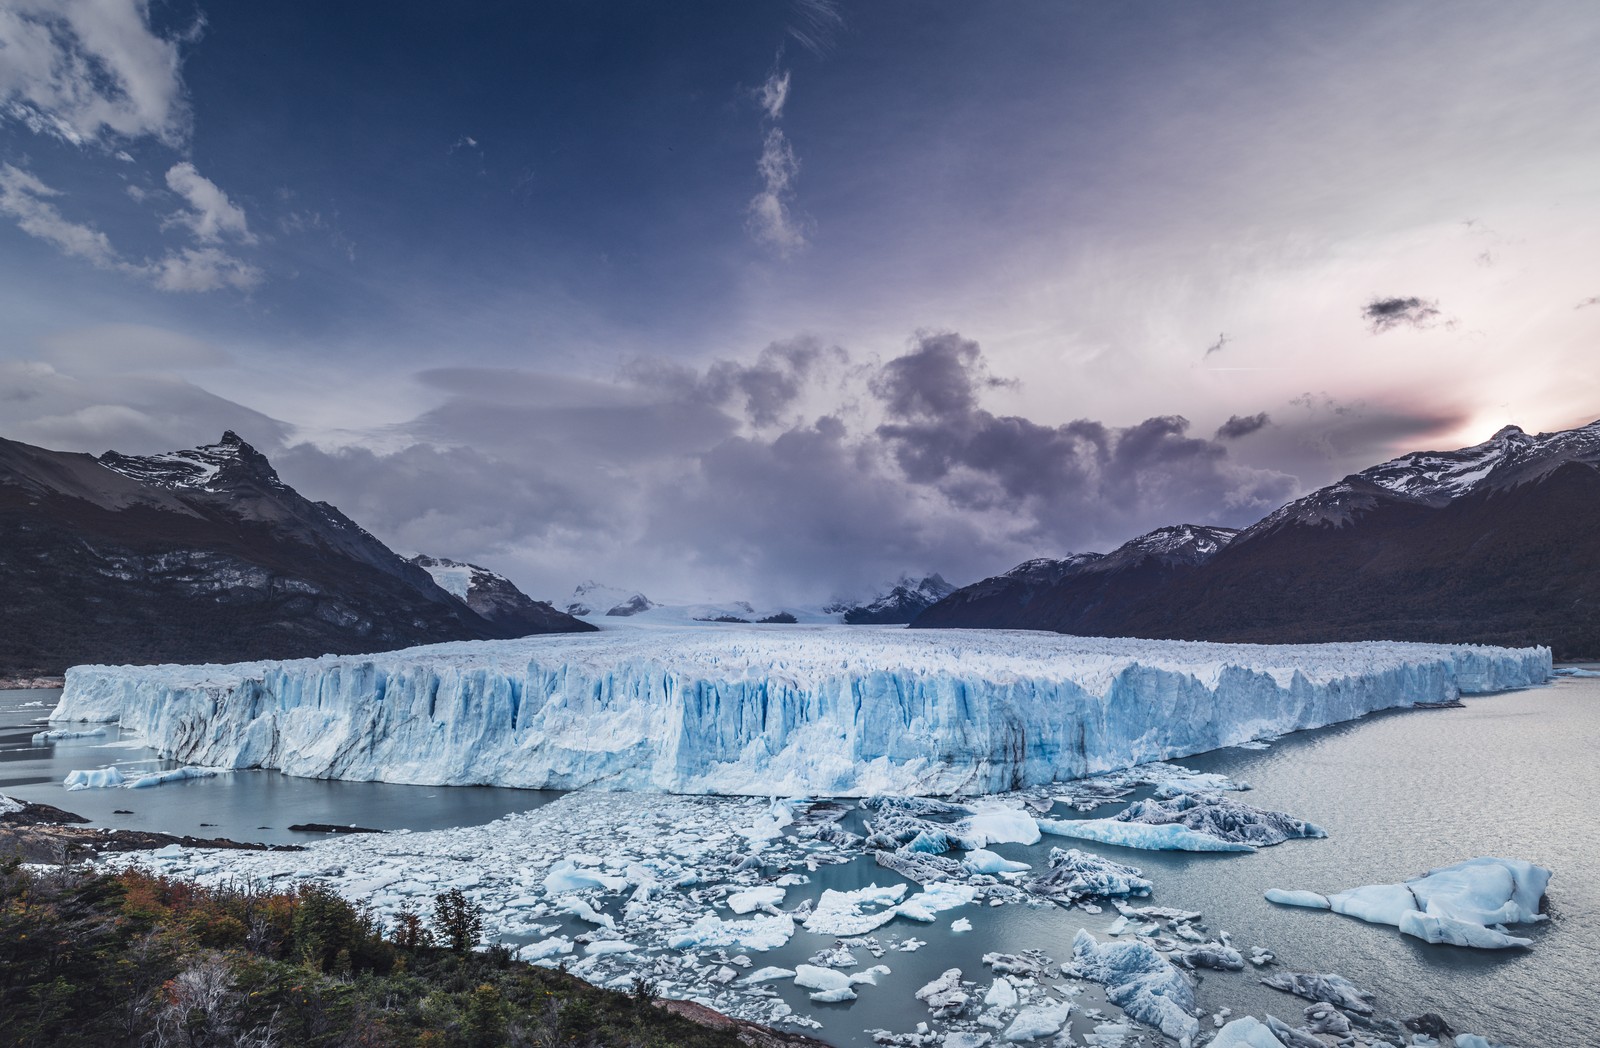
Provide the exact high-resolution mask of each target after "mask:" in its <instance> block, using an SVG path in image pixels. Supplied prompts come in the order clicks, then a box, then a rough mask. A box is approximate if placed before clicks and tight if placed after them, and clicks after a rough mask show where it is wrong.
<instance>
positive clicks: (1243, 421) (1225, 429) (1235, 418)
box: [1217, 411, 1272, 440]
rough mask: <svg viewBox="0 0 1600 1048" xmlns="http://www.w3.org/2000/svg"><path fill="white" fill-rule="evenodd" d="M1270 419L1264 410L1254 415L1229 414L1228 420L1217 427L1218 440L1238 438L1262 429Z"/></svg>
mask: <svg viewBox="0 0 1600 1048" xmlns="http://www.w3.org/2000/svg"><path fill="white" fill-rule="evenodd" d="M1271 422H1272V419H1271V418H1270V417H1269V416H1268V415H1267V413H1266V412H1265V411H1263V412H1260V413H1259V414H1255V415H1229V416H1228V421H1226V422H1224V423H1223V424H1222V425H1220V426H1218V427H1217V439H1218V440H1238V439H1239V438H1240V437H1248V436H1249V435H1250V434H1252V433H1254V432H1256V431H1257V430H1259V429H1264V428H1265V427H1266V426H1267V425H1268V424H1269V423H1271Z"/></svg>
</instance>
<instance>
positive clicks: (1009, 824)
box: [961, 802, 1039, 847]
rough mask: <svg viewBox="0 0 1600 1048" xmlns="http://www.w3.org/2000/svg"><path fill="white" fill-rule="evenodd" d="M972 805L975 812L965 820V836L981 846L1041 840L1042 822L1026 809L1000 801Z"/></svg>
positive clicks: (1030, 842)
mask: <svg viewBox="0 0 1600 1048" xmlns="http://www.w3.org/2000/svg"><path fill="white" fill-rule="evenodd" d="M972 808H973V814H972V815H971V816H969V817H968V818H966V819H963V820H962V823H961V825H962V828H963V830H964V831H965V833H964V834H963V836H965V837H967V838H968V839H969V840H974V841H978V842H979V846H980V847H986V846H988V845H990V844H1037V843H1038V842H1039V826H1038V823H1036V822H1035V821H1034V818H1033V816H1031V815H1029V814H1028V813H1027V812H1026V811H1024V810H1023V809H1021V808H1014V807H1012V806H1010V805H1008V804H1001V803H997V802H988V803H981V804H975V805H973V806H972Z"/></svg>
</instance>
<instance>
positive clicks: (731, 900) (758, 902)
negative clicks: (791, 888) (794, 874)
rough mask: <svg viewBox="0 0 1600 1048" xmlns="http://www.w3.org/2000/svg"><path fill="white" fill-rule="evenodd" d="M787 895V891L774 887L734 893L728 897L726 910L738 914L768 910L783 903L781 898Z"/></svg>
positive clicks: (767, 886) (762, 887) (763, 886)
mask: <svg viewBox="0 0 1600 1048" xmlns="http://www.w3.org/2000/svg"><path fill="white" fill-rule="evenodd" d="M787 894H788V892H787V891H785V890H784V889H783V888H779V887H778V886H776V885H762V886H761V887H759V888H751V889H750V890H749V891H742V892H734V893H733V894H732V895H730V896H728V909H730V910H732V911H733V912H734V913H740V914H743V913H749V912H751V911H752V910H770V909H771V908H772V907H775V906H777V905H778V904H779V903H781V902H783V897H784V896H785V895H787Z"/></svg>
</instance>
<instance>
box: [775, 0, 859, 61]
mask: <svg viewBox="0 0 1600 1048" xmlns="http://www.w3.org/2000/svg"><path fill="white" fill-rule="evenodd" d="M790 10H791V11H792V12H793V18H792V19H791V20H790V22H789V24H788V25H787V26H785V27H784V32H785V33H787V34H788V36H789V37H790V38H791V39H792V40H794V41H795V42H796V43H798V44H799V45H800V46H801V47H803V48H805V49H806V50H807V51H809V52H811V53H812V54H813V55H819V56H820V55H824V54H826V53H827V52H828V51H829V50H830V49H831V48H832V47H833V42H834V40H835V39H836V38H837V37H838V35H839V33H840V31H841V30H843V29H844V15H843V14H841V13H840V11H839V5H838V4H837V3H836V2H834V0H793V2H792V5H791V7H790Z"/></svg>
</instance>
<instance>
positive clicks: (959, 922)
mask: <svg viewBox="0 0 1600 1048" xmlns="http://www.w3.org/2000/svg"><path fill="white" fill-rule="evenodd" d="M950 930H951V931H953V932H970V931H971V930H972V922H971V921H969V920H967V919H966V918H965V917H957V918H956V919H955V920H953V921H951V922H950Z"/></svg>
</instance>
